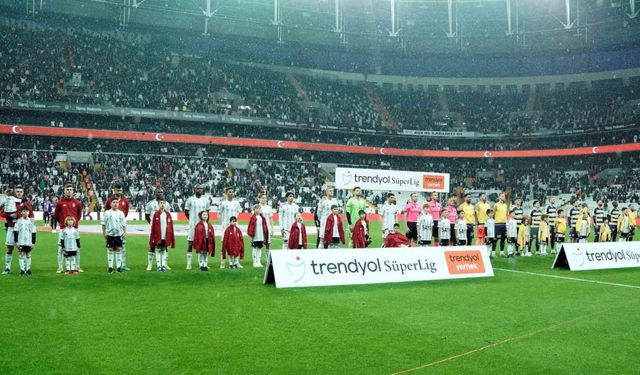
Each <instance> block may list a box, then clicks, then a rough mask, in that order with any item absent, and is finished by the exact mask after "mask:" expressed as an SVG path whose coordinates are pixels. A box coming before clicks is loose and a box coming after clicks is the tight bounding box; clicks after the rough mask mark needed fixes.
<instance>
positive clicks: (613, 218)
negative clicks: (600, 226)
mask: <svg viewBox="0 0 640 375" xmlns="http://www.w3.org/2000/svg"><path fill="white" fill-rule="evenodd" d="M611 206H612V208H611V210H610V211H609V227H610V228H611V241H613V242H616V241H617V240H618V219H619V218H620V215H621V214H622V211H620V209H619V208H618V202H615V201H614V202H611Z"/></svg>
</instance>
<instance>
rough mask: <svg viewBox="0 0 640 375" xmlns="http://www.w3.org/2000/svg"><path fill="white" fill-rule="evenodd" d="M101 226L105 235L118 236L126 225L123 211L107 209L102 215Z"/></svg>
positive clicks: (122, 232)
mask: <svg viewBox="0 0 640 375" xmlns="http://www.w3.org/2000/svg"><path fill="white" fill-rule="evenodd" d="M102 226H103V227H104V229H105V233H106V234H107V236H111V237H120V236H122V235H123V234H124V228H125V227H126V226H127V220H126V219H125V217H124V213H123V212H122V211H120V210H116V211H114V210H108V211H105V212H104V214H103V215H102Z"/></svg>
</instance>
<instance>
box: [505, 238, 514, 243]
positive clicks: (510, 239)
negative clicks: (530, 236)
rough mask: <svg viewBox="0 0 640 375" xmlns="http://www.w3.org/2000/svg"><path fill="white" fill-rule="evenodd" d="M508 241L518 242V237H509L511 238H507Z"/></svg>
mask: <svg viewBox="0 0 640 375" xmlns="http://www.w3.org/2000/svg"><path fill="white" fill-rule="evenodd" d="M507 242H508V243H516V238H515V237H509V238H507Z"/></svg>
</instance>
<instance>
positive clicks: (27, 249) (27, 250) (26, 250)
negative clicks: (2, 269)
mask: <svg viewBox="0 0 640 375" xmlns="http://www.w3.org/2000/svg"><path fill="white" fill-rule="evenodd" d="M18 250H20V252H23V253H30V252H31V246H18Z"/></svg>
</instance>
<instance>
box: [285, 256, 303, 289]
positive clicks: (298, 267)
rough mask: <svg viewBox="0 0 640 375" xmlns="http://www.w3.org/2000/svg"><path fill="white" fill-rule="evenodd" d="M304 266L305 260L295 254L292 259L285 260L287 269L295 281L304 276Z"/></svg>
mask: <svg viewBox="0 0 640 375" xmlns="http://www.w3.org/2000/svg"><path fill="white" fill-rule="evenodd" d="M305 268H306V267H305V262H304V260H302V259H301V258H300V256H299V255H296V257H295V260H294V261H287V270H288V271H289V275H291V278H292V280H293V282H295V283H297V282H298V281H300V280H302V279H303V278H304V273H305Z"/></svg>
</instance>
